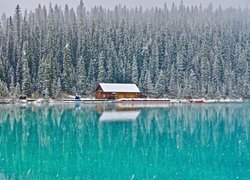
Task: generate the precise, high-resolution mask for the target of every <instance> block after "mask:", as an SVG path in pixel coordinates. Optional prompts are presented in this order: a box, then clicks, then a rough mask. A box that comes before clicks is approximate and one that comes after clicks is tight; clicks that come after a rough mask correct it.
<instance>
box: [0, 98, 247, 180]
mask: <svg viewBox="0 0 250 180" xmlns="http://www.w3.org/2000/svg"><path fill="white" fill-rule="evenodd" d="M0 118H1V119H0V179H17V178H18V179H19V178H21V179H54V178H58V179H69V178H72V179H250V140H249V138H250V134H249V133H250V103H229V104H226V103H225V104H204V105H203V104H202V105H188V104H186V105H185V104H180V105H155V106H147V105H145V106H142V105H139V104H118V105H114V104H109V105H105V106H104V105H102V104H93V105H83V104H75V105H74V104H72V105H66V104H65V105H55V106H53V107H52V106H51V107H50V106H44V107H43V106H41V107H36V106H25V107H20V106H14V105H9V106H0Z"/></svg>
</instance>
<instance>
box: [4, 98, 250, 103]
mask: <svg viewBox="0 0 250 180" xmlns="http://www.w3.org/2000/svg"><path fill="white" fill-rule="evenodd" d="M237 102H238V103H239V102H250V100H244V99H242V98H240V99H229V98H227V99H205V98H201V99H171V98H123V99H115V100H108V99H95V98H81V99H77V100H76V99H42V98H38V99H33V98H27V99H26V100H19V99H7V98H6V99H0V104H58V103H59V104H62V103H66V104H68V103H86V104H94V103H142V104H144V103H146V104H156V103H157V104H169V103H170V104H178V103H184V104H207V103H237Z"/></svg>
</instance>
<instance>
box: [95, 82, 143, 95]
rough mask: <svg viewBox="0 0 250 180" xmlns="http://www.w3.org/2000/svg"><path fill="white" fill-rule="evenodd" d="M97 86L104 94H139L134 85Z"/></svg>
mask: <svg viewBox="0 0 250 180" xmlns="http://www.w3.org/2000/svg"><path fill="white" fill-rule="evenodd" d="M99 85H100V86H101V88H102V90H103V91H104V92H134V93H139V92H140V90H139V88H138V87H137V86H136V84H119V83H100V84H99Z"/></svg>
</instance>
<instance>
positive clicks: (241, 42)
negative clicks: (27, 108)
mask: <svg viewBox="0 0 250 180" xmlns="http://www.w3.org/2000/svg"><path fill="white" fill-rule="evenodd" d="M13 12H14V14H13V16H11V17H6V16H5V15H2V17H1V23H0V79H1V82H0V93H1V95H2V96H6V95H11V96H13V95H18V94H26V95H31V93H37V94H40V95H42V94H46V93H48V94H49V95H50V96H53V97H56V96H59V95H60V94H61V93H62V92H65V93H71V94H75V93H79V94H82V95H91V94H92V93H93V92H94V91H95V88H96V86H97V83H98V82H119V83H131V82H133V83H136V84H138V86H139V87H140V89H141V90H142V91H143V93H145V94H147V95H149V96H158V97H160V96H163V95H166V96H168V97H179V98H183V97H184V98H189V97H194V98H195V97H207V98H220V97H235V98H239V97H243V98H249V97H250V89H249V88H250V10H249V9H240V8H238V9H234V8H230V9H221V8H217V9H215V8H213V7H212V5H210V6H209V7H196V6H194V7H185V6H184V5H183V4H180V5H177V6H176V5H173V6H172V7H167V6H165V7H159V8H152V9H146V10H144V9H142V8H140V7H137V8H134V9H127V8H126V7H121V6H116V8H115V9H104V8H102V7H94V8H92V9H91V10H86V9H85V7H84V4H83V3H82V2H80V3H79V6H78V8H77V9H70V8H69V7H68V6H67V5H66V6H65V7H63V8H61V7H59V6H55V7H51V6H50V7H42V6H40V5H39V6H38V7H37V9H35V10H34V11H31V12H23V11H21V8H20V7H19V6H17V7H16V10H15V11H14V10H13Z"/></svg>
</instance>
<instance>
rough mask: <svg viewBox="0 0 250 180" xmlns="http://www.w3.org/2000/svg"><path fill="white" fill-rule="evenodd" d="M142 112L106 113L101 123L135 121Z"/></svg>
mask: <svg viewBox="0 0 250 180" xmlns="http://www.w3.org/2000/svg"><path fill="white" fill-rule="evenodd" d="M139 114H140V111H105V112H103V113H102V115H101V117H100V119H99V121H100V122H110V121H111V122H119V121H126V122H127V121H135V120H136V118H137V117H138V116H139Z"/></svg>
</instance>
